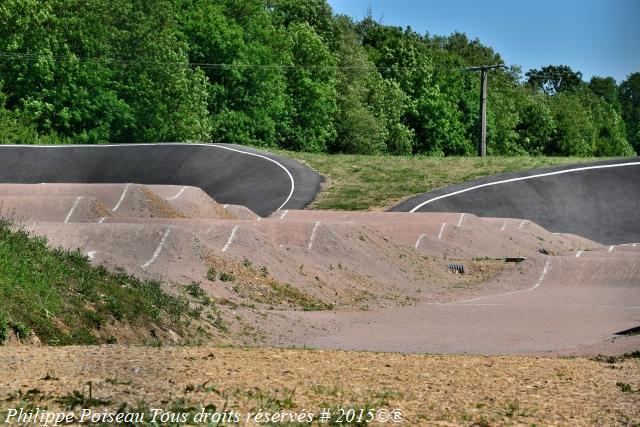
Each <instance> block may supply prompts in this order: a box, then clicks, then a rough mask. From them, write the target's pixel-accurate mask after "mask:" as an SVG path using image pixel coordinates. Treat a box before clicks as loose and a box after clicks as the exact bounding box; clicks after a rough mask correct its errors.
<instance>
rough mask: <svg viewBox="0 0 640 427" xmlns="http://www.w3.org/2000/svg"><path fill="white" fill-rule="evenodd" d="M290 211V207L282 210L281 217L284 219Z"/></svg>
mask: <svg viewBox="0 0 640 427" xmlns="http://www.w3.org/2000/svg"><path fill="white" fill-rule="evenodd" d="M288 213H289V209H287V210H285V211H284V212H282V215H280V219H283V218H284V217H285V216H287V214H288Z"/></svg>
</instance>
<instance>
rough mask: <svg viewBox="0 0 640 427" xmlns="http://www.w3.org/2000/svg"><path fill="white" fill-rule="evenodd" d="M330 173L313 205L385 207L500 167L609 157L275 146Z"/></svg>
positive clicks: (507, 169)
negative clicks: (297, 149) (294, 149)
mask: <svg viewBox="0 0 640 427" xmlns="http://www.w3.org/2000/svg"><path fill="white" fill-rule="evenodd" d="M272 151H274V152H276V153H277V154H281V155H284V156H288V157H292V158H295V159H298V160H301V161H303V162H304V163H306V164H308V165H309V166H311V167H312V168H313V169H315V170H317V171H318V172H320V173H321V174H322V175H324V176H325V177H326V178H327V179H328V182H327V185H326V186H325V188H324V190H323V191H322V192H321V194H320V195H319V196H318V198H317V199H316V200H315V201H314V202H313V204H312V205H311V207H312V208H314V209H337V210H382V209H387V208H390V207H392V206H394V205H395V204H397V203H398V202H399V201H400V200H403V199H405V198H407V197H409V196H412V195H415V194H419V193H423V192H426V191H430V190H434V189H436V188H441V187H445V186H448V185H452V184H457V183H460V182H464V181H468V180H471V179H475V178H480V177H483V176H487V175H493V174H497V173H504V172H513V171H521V170H527V169H534V168H541V167H548V166H556V165H562V164H570V163H581V162H590V161H596V160H605V159H603V158H593V157H588V158H584V157H529V156H519V157H485V158H479V157H426V156H415V157H408V156H399V157H393V156H364V155H349V154H314V153H298V152H290V151H279V150H272Z"/></svg>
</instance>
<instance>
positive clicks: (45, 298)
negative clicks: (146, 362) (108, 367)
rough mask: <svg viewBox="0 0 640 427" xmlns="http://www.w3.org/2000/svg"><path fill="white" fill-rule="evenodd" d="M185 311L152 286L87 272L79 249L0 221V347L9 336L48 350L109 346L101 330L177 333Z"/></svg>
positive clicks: (179, 300) (176, 299) (89, 268)
mask: <svg viewBox="0 0 640 427" xmlns="http://www.w3.org/2000/svg"><path fill="white" fill-rule="evenodd" d="M188 308H189V307H188V302H187V300H186V299H184V298H179V297H175V296H172V295H169V294H167V293H165V292H164V291H163V290H162V289H161V287H160V283H158V282H156V281H140V280H138V279H136V278H134V277H132V276H129V275H128V274H126V273H124V272H123V271H117V272H115V273H111V272H108V271H107V270H106V269H105V268H103V267H92V266H91V265H90V263H89V260H88V259H87V257H86V256H84V255H83V254H82V253H81V252H79V251H66V250H62V249H50V248H48V247H47V246H46V239H45V238H43V237H33V236H30V235H29V234H28V233H26V232H25V231H22V230H16V229H13V228H12V227H10V225H9V223H7V222H5V221H2V220H0V344H1V341H4V338H7V337H8V334H10V333H11V332H13V334H14V335H16V336H18V337H19V338H24V337H25V336H26V335H28V334H30V332H34V333H35V334H36V336H37V337H38V338H39V339H40V341H41V342H43V343H44V344H53V345H65V344H97V343H105V342H113V340H114V338H113V336H112V335H111V333H106V332H105V331H104V328H105V326H107V325H115V326H116V327H118V326H142V327H145V326H146V325H148V324H150V323H151V322H153V323H154V324H156V325H158V327H161V328H162V327H167V328H171V329H172V330H174V331H175V332H177V333H178V334H180V333H182V332H184V331H183V319H182V317H183V315H185V314H186V313H187V312H188Z"/></svg>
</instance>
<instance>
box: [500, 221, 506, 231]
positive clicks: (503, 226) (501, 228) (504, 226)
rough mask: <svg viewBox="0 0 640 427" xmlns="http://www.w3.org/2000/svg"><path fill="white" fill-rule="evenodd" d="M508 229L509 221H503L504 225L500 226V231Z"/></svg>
mask: <svg viewBox="0 0 640 427" xmlns="http://www.w3.org/2000/svg"><path fill="white" fill-rule="evenodd" d="M506 229H507V221H505V222H504V223H502V227H500V231H504V230H506Z"/></svg>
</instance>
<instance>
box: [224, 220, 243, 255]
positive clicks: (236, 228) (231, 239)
mask: <svg viewBox="0 0 640 427" xmlns="http://www.w3.org/2000/svg"><path fill="white" fill-rule="evenodd" d="M238 227H239V226H238V225H236V226H235V227H233V229H232V230H231V234H230V235H229V240H227V243H226V244H225V245H224V247H223V248H222V252H227V250H228V249H229V246H231V242H232V241H233V238H234V237H235V235H236V231H238Z"/></svg>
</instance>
